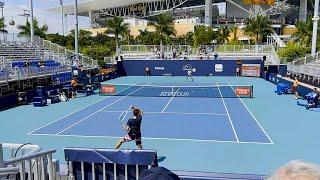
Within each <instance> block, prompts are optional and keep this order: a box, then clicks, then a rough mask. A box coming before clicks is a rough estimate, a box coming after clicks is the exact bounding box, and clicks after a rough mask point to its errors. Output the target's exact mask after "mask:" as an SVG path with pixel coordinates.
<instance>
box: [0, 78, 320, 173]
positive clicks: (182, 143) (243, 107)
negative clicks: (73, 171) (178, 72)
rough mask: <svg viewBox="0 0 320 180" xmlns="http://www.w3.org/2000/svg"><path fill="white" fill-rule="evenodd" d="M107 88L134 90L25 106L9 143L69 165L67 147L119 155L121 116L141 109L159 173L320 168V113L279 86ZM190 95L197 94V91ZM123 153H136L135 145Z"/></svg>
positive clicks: (5, 122)
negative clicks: (294, 163) (242, 91)
mask: <svg viewBox="0 0 320 180" xmlns="http://www.w3.org/2000/svg"><path fill="white" fill-rule="evenodd" d="M105 83H107V84H130V85H131V86H126V87H124V88H123V89H126V88H128V89H127V91H126V92H124V91H123V94H121V93H119V96H100V95H99V94H98V93H97V94H95V95H93V96H88V97H79V98H76V99H72V100H71V101H69V102H67V103H58V104H50V105H49V106H46V107H43V108H35V107H33V105H26V106H20V107H17V108H13V109H9V110H6V111H3V112H1V113H0V121H1V126H0V137H1V138H2V141H3V142H25V143H28V142H31V143H34V144H39V145H41V146H42V147H43V148H44V149H49V148H55V149H57V150H58V151H57V153H56V154H55V158H56V159H59V160H60V162H61V163H64V153H63V148H64V147H93V148H112V147H114V145H115V143H116V142H117V139H118V137H122V136H123V135H124V133H125V132H124V130H123V129H122V126H121V124H122V122H120V121H119V116H120V114H121V113H123V111H126V110H127V109H128V107H129V106H130V105H135V106H137V107H139V108H141V109H142V110H143V111H144V117H143V123H142V133H143V134H142V135H143V137H144V139H143V145H144V148H145V149H155V150H157V152H158V155H159V156H160V157H163V158H162V160H161V161H160V162H159V165H160V166H164V167H167V168H169V169H172V170H185V171H201V172H225V173H241V174H247V173H249V174H251V173H255V174H262V175H266V174H270V173H271V172H272V171H273V170H274V169H276V168H278V167H279V166H281V165H283V164H285V163H286V162H288V161H290V160H294V159H303V160H305V161H311V162H315V163H320V162H319V158H318V156H319V151H318V148H317V147H320V142H319V141H318V140H317V139H318V138H319V137H320V136H319V133H318V132H319V130H318V129H319V127H320V121H319V112H315V111H306V109H305V107H302V106H297V104H296V100H295V99H294V98H292V96H290V95H288V96H286V95H284V96H279V95H277V94H275V93H274V90H275V88H276V87H275V85H274V84H272V83H270V82H267V81H265V80H264V79H260V78H246V77H240V78H237V77H195V82H193V83H192V82H188V83H186V82H185V77H138V76H130V77H121V78H117V79H113V80H110V81H107V82H105ZM152 85H154V86H162V87H163V86H169V87H170V86H171V85H176V86H188V88H187V89H189V90H190V86H197V89H199V87H198V86H201V87H203V86H204V87H207V86H213V87H214V88H212V87H210V88H209V89H211V90H212V89H213V90H212V91H210V93H209V94H205V93H204V92H208V91H207V90H204V92H201V93H200V95H203V94H205V96H211V97H181V96H182V95H184V93H183V92H185V90H184V88H183V89H182V90H181V91H180V90H179V91H178V92H180V94H177V96H179V97H170V96H169V94H170V93H169V92H172V88H171V89H170V88H167V89H165V90H164V92H166V95H167V96H164V97H155V96H156V95H154V94H149V95H148V94H146V93H147V92H150V89H149V87H150V86H152ZM225 85H243V86H245V85H252V86H253V98H247V97H246V98H238V97H232V98H230V96H232V95H234V93H230V92H234V90H235V87H232V88H230V86H229V88H225V89H224V88H223V87H224V86H225ZM218 86H219V87H218ZM139 88H141V89H139ZM157 89H158V88H157ZM173 89H174V90H176V91H177V90H178V89H177V88H173ZM204 89H206V88H204ZM219 89H220V91H221V94H222V95H221V94H220V92H219ZM132 92H134V93H132ZM151 92H154V91H151ZM155 92H157V93H156V94H159V91H155ZM187 92H189V93H193V90H192V88H191V91H187ZM195 92H198V91H196V90H195ZM130 93H132V94H131V95H128V94H130ZM142 93H143V94H142ZM228 93H230V94H228ZM125 94H126V95H125ZM142 95H144V96H142ZM200 95H198V96H200ZM223 95H224V96H223ZM193 96H196V94H194V95H193ZM222 97H225V98H222ZM228 114H229V115H228ZM129 117H130V115H129V114H128V115H127V117H126V119H127V118H129ZM302 132H303V133H302ZM122 147H123V148H126V149H132V148H135V143H134V142H130V143H127V144H124V145H123V146H122Z"/></svg>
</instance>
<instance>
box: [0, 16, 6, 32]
mask: <svg viewBox="0 0 320 180" xmlns="http://www.w3.org/2000/svg"><path fill="white" fill-rule="evenodd" d="M4 28H6V24H5V23H4V18H0V32H7V31H6V30H5V29H4Z"/></svg>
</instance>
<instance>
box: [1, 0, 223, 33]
mask: <svg viewBox="0 0 320 180" xmlns="http://www.w3.org/2000/svg"><path fill="white" fill-rule="evenodd" d="M0 1H3V2H4V3H5V6H4V17H5V20H6V25H7V28H6V30H8V32H9V33H18V32H19V30H18V29H17V26H18V25H22V24H25V22H26V17H22V16H19V14H23V9H29V0H0ZM81 1H82V0H78V2H81ZM106 1H109V0H106ZM73 2H74V0H63V3H64V4H72V3H73ZM33 5H34V17H35V18H37V20H38V22H39V24H40V26H42V25H43V24H46V25H48V27H49V29H48V33H60V34H62V23H61V14H60V13H52V12H50V11H47V10H46V9H48V8H52V7H59V6H60V0H33ZM224 9H225V7H222V11H224ZM11 20H14V21H15V26H10V25H9V22H10V21H11ZM73 24H74V17H73V16H68V18H67V27H68V32H70V31H71V30H72V29H73V28H74V25H73ZM85 27H89V20H88V18H87V17H79V28H85Z"/></svg>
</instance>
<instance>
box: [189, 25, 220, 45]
mask: <svg viewBox="0 0 320 180" xmlns="http://www.w3.org/2000/svg"><path fill="white" fill-rule="evenodd" d="M193 37H194V46H195V47H197V46H199V45H209V44H211V42H212V40H213V39H216V33H215V32H214V31H213V29H212V28H210V27H206V26H199V27H197V28H196V30H195V32H194V35H193Z"/></svg>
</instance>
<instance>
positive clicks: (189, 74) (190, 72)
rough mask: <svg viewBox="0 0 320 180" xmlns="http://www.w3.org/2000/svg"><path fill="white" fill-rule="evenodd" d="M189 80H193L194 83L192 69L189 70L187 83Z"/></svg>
mask: <svg viewBox="0 0 320 180" xmlns="http://www.w3.org/2000/svg"><path fill="white" fill-rule="evenodd" d="M189 78H190V79H191V82H193V77H192V69H188V71H187V78H186V81H187V80H188V79H189Z"/></svg>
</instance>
